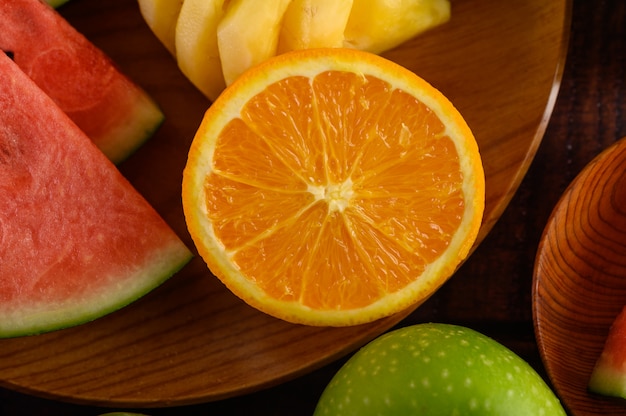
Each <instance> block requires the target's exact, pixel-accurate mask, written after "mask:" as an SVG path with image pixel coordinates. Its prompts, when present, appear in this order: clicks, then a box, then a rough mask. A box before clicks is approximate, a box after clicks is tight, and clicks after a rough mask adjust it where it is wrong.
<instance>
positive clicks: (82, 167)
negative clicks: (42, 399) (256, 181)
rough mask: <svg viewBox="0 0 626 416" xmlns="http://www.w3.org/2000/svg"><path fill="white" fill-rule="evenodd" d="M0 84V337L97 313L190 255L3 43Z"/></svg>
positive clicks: (133, 295)
mask: <svg viewBox="0 0 626 416" xmlns="http://www.w3.org/2000/svg"><path fill="white" fill-rule="evenodd" d="M11 1H14V0H11ZM0 85H2V94H0V195H2V198H0V242H1V243H2V244H0V260H1V261H0V337H14V336H21V335H27V334H35V333H40V332H47V331H51V330H54V329H58V328H64V327H68V326H72V325H77V324H80V323H83V322H87V321H90V320H92V319H95V318H97V317H100V316H102V315H104V314H106V313H109V312H112V311H113V310H116V309H118V308H121V307H122V306H124V305H127V304H128V303H130V302H132V301H134V300H135V299H137V298H139V297H140V296H142V295H143V294H145V293H147V292H149V291H150V290H152V289H154V288H155V287H156V286H158V285H159V284H160V283H162V282H163V281H164V280H165V279H167V278H168V277H169V276H171V275H172V274H173V273H174V272H176V271H177V270H178V269H180V268H181V267H182V266H183V265H184V264H185V263H186V262H187V261H189V259H190V257H191V253H190V251H189V250H188V249H187V248H186V247H185V245H184V244H183V243H182V242H181V240H180V239H179V238H178V237H177V236H176V234H175V233H174V232H173V231H172V230H171V229H170V227H169V226H168V225H167V224H166V223H165V222H164V221H163V219H162V218H161V217H160V216H159V214H158V213H157V212H156V211H155V210H154V209H153V208H152V207H151V206H150V205H149V204H148V202H147V201H146V200H145V199H143V198H142V197H141V195H139V193H137V191H136V190H135V189H134V188H133V187H132V186H131V184H130V183H129V182H128V181H126V180H125V179H124V177H123V176H122V175H121V174H120V173H119V171H118V170H117V169H116V168H115V166H114V165H113V164H111V163H110V162H109V161H108V160H107V159H106V157H105V156H104V155H103V154H102V152H100V151H99V150H98V149H97V148H96V147H95V146H94V145H93V143H92V142H90V140H89V138H88V137H87V136H85V134H84V133H83V132H82V131H81V130H80V129H79V128H78V127H77V126H76V125H75V124H74V123H73V122H72V121H71V120H70V119H69V118H68V117H67V115H65V114H64V113H63V112H62V111H61V110H60V109H59V108H58V107H57V106H56V104H55V103H54V102H53V101H52V100H51V99H50V98H49V97H48V96H47V95H46V94H45V93H44V92H42V91H41V90H40V89H39V88H38V87H37V86H36V84H35V83H33V82H32V80H31V79H30V78H29V77H27V76H26V75H25V74H24V72H22V71H21V70H20V69H19V68H18V67H17V65H15V63H14V62H13V61H11V59H9V58H8V57H7V56H6V55H4V54H2V53H0Z"/></svg>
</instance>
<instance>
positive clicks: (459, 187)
mask: <svg viewBox="0 0 626 416" xmlns="http://www.w3.org/2000/svg"><path fill="white" fill-rule="evenodd" d="M484 192H485V183H484V173H483V167H482V163H481V158H480V154H479V150H478V146H477V143H476V141H475V139H474V136H473V135H472V132H471V131H470V129H469V127H468V126H467V124H466V123H465V121H464V119H463V118H462V116H461V115H460V114H459V112H458V111H457V110H456V109H455V108H454V107H453V105H452V104H451V103H450V102H449V101H448V100H447V99H446V98H445V97H444V96H443V95H442V94H441V93H440V92H439V91H437V90H436V89H435V88H434V87H432V86H431V85H430V84H428V83H427V82H425V81H424V80H422V79H421V78H420V77H418V76H417V75H415V74H414V73H412V72H411V71H409V70H407V69H405V68H403V67H401V66H399V65H397V64H395V63H393V62H391V61H389V60H386V59H385V58H382V57H379V56H376V55H373V54H370V53H367V52H361V51H356V50H350V49H312V50H311V49H309V50H302V51H296V52H289V53H286V54H284V55H280V56H278V57H275V58H271V59H270V60H268V61H266V62H264V63H262V64H260V65H258V66H256V67H254V68H253V69H252V70H250V71H247V72H246V73H245V74H244V75H242V76H241V77H240V78H239V79H238V80H237V81H236V82H235V83H234V84H232V85H231V86H230V87H229V88H227V90H226V91H225V92H224V93H223V94H222V95H221V96H220V97H219V99H218V100H216V101H215V103H213V105H212V106H211V107H210V108H209V109H208V111H207V112H206V114H205V116H204V118H203V120H202V123H201V125H200V127H199V129H198V131H197V133H196V136H195V138H194V141H193V143H192V146H191V148H190V151H189V155H188V161H187V165H186V167H185V170H184V175H183V188H182V198H183V208H184V212H185V218H186V221H187V225H188V229H189V231H190V234H191V236H192V238H193V240H194V243H195V245H196V247H197V249H198V252H199V254H200V255H201V256H202V258H203V259H204V260H205V262H206V263H207V264H208V266H209V268H210V270H211V271H212V272H213V274H215V276H217V277H218V278H219V279H220V280H221V281H222V282H223V283H224V284H225V285H226V286H227V287H228V288H229V289H230V290H231V291H232V292H233V293H235V294H236V295H237V296H239V297H241V298H242V299H243V300H244V301H246V302H247V303H249V304H250V305H252V306H254V307H256V308H257V309H259V310H261V311H263V312H265V313H268V314H270V315H272V316H275V317H277V318H280V319H284V320H286V321H289V322H294V323H302V324H308V325H329V326H345V325H355V324H361V323H366V322H371V321H373V320H376V319H379V318H382V317H385V316H389V315H391V314H394V313H396V312H400V311H402V310H404V309H405V308H408V307H410V306H412V305H416V304H418V303H420V302H423V301H424V300H425V299H426V298H428V297H429V296H430V295H431V294H432V293H434V291H435V290H436V289H437V288H439V287H440V286H441V285H442V284H443V283H444V282H445V281H446V280H447V279H448V278H449V277H450V276H451V275H452V274H453V273H454V271H455V270H456V268H457V267H458V266H459V264H460V263H461V262H462V261H463V259H464V258H465V257H466V256H467V255H468V253H469V251H470V249H471V247H472V246H473V244H474V242H475V239H476V235H477V233H478V229H479V227H480V224H481V220H482V214H483V209H484Z"/></svg>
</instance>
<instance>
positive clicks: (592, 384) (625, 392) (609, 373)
mask: <svg viewBox="0 0 626 416" xmlns="http://www.w3.org/2000/svg"><path fill="white" fill-rule="evenodd" d="M589 390H590V391H592V392H594V393H598V394H602V395H604V396H612V397H622V398H625V399H626V373H624V371H623V370H616V369H615V368H613V367H612V366H609V365H605V364H603V363H602V362H600V363H599V365H598V366H597V367H596V368H595V370H594V371H593V373H592V376H591V378H590V379H589Z"/></svg>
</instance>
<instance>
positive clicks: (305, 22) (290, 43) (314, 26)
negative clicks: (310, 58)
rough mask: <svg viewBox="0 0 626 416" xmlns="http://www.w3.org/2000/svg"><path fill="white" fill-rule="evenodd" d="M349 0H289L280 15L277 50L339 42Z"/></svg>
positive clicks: (348, 8) (344, 24) (349, 6)
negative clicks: (283, 13) (281, 22)
mask: <svg viewBox="0 0 626 416" xmlns="http://www.w3.org/2000/svg"><path fill="white" fill-rule="evenodd" d="M352 1H353V0H292V2H291V4H290V5H289V7H287V11H286V12H285V16H284V19H283V26H282V28H281V31H280V36H279V39H278V53H283V52H287V51H290V50H296V49H310V48H324V47H327V48H337V47H341V46H343V41H344V35H343V32H344V30H345V28H346V23H347V22H348V16H349V15H350V10H351V9H352Z"/></svg>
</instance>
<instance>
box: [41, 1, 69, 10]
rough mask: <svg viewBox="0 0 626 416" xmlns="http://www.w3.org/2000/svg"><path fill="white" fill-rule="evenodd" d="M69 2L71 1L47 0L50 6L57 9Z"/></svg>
mask: <svg viewBox="0 0 626 416" xmlns="http://www.w3.org/2000/svg"><path fill="white" fill-rule="evenodd" d="M68 1H69V0H46V3H48V4H49V5H50V6H52V7H54V8H55V9H56V8H57V7H61V6H63V5H64V4H65V3H67V2H68Z"/></svg>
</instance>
